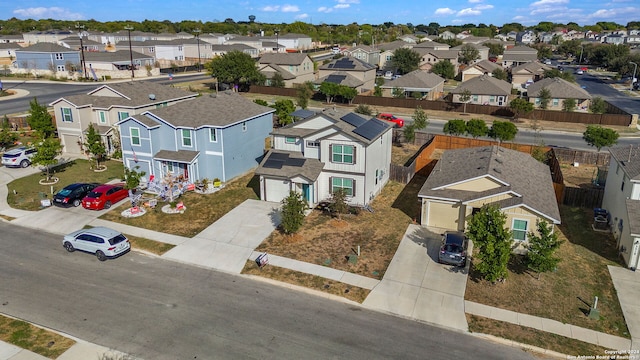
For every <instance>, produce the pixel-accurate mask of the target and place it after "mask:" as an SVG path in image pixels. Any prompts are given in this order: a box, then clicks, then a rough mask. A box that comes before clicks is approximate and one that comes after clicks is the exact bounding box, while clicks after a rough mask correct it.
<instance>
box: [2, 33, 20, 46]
mask: <svg viewBox="0 0 640 360" xmlns="http://www.w3.org/2000/svg"><path fill="white" fill-rule="evenodd" d="M7 43H19V44H22V43H24V37H23V36H22V34H20V35H5V34H0V44H7Z"/></svg>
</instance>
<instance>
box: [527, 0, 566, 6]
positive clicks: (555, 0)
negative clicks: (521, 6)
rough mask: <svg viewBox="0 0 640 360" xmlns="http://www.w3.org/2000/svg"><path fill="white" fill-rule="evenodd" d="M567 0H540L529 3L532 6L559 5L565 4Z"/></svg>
mask: <svg viewBox="0 0 640 360" xmlns="http://www.w3.org/2000/svg"><path fill="white" fill-rule="evenodd" d="M568 2H569V0H540V1H536V2H534V3H532V4H531V6H532V7H535V6H549V5H561V4H567V3H568Z"/></svg>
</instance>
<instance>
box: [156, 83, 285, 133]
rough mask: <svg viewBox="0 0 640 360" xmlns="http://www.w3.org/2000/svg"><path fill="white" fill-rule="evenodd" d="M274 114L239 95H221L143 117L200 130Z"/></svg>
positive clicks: (203, 98)
mask: <svg viewBox="0 0 640 360" xmlns="http://www.w3.org/2000/svg"><path fill="white" fill-rule="evenodd" d="M273 112H275V109H273V108H270V107H267V106H262V105H258V104H256V103H254V102H253V101H250V100H247V99H246V98H244V97H242V96H241V95H238V94H237V93H232V92H221V93H218V94H217V95H216V94H211V96H200V97H198V98H196V99H194V100H191V101H182V102H179V103H177V104H175V105H171V106H167V107H163V108H159V109H155V110H149V111H146V112H144V115H145V116H151V117H154V118H157V119H160V120H162V121H164V122H166V123H167V124H169V125H171V126H173V127H184V128H194V129H198V128H201V127H226V126H229V125H232V124H235V123H238V122H241V121H244V120H249V119H252V118H255V117H258V116H260V115H265V114H269V113H273Z"/></svg>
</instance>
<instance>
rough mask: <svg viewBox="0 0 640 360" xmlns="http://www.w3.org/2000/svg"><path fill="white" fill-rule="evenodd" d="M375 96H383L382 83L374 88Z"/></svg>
mask: <svg viewBox="0 0 640 360" xmlns="http://www.w3.org/2000/svg"><path fill="white" fill-rule="evenodd" d="M373 96H377V97H381V96H382V88H381V87H380V85H377V84H376V86H375V87H374V88H373Z"/></svg>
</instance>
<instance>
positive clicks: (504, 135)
mask: <svg viewBox="0 0 640 360" xmlns="http://www.w3.org/2000/svg"><path fill="white" fill-rule="evenodd" d="M517 133H518V128H517V127H516V126H515V125H514V124H513V123H512V122H509V121H494V122H493V124H491V129H489V136H490V137H491V138H492V139H496V140H498V142H500V143H502V142H503V141H510V140H513V139H515V137H516V134H517Z"/></svg>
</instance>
